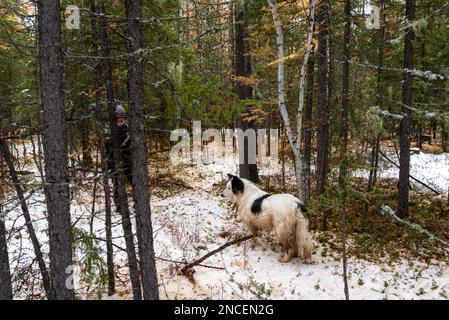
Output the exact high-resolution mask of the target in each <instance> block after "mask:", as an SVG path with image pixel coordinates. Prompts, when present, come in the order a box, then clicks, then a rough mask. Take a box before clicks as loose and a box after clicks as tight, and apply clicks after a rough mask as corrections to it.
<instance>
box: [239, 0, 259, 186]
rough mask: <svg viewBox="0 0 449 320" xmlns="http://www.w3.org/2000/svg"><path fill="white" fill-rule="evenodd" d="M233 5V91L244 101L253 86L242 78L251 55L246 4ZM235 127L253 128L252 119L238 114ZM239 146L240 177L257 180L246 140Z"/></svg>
mask: <svg viewBox="0 0 449 320" xmlns="http://www.w3.org/2000/svg"><path fill="white" fill-rule="evenodd" d="M235 6H236V8H235V27H234V29H235V30H234V37H235V39H234V42H235V44H234V49H235V52H234V55H235V58H234V59H235V65H234V66H235V70H234V74H235V77H236V80H235V93H236V95H237V97H238V99H239V100H243V101H245V100H249V99H252V98H253V88H252V87H251V85H249V84H247V83H245V81H244V80H243V79H242V78H248V77H250V76H251V56H250V55H249V41H248V33H247V31H248V25H247V22H246V19H247V17H246V13H247V6H248V4H247V3H244V4H236V5H235ZM249 112H251V106H250V105H248V104H246V105H245V110H244V113H245V114H248V113H249ZM237 127H238V128H240V129H242V131H243V132H244V131H245V130H247V129H255V125H254V121H248V120H247V119H245V118H244V117H243V116H240V118H239V119H238V120H237ZM239 148H244V161H243V163H240V164H239V172H240V177H241V178H245V179H249V180H251V181H253V182H258V180H259V175H258V172H257V165H256V164H249V163H248V158H249V156H248V152H249V146H248V140H247V139H245V140H244V145H243V146H239Z"/></svg>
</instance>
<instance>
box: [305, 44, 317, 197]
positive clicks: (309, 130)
mask: <svg viewBox="0 0 449 320" xmlns="http://www.w3.org/2000/svg"><path fill="white" fill-rule="evenodd" d="M314 77H315V57H314V54H313V52H311V55H310V58H309V62H308V64H307V88H306V105H305V109H304V124H305V128H304V168H303V179H304V181H305V183H304V195H305V197H304V201H305V204H306V203H307V201H308V199H309V198H310V190H311V172H310V166H311V161H312V137H313V87H314Z"/></svg>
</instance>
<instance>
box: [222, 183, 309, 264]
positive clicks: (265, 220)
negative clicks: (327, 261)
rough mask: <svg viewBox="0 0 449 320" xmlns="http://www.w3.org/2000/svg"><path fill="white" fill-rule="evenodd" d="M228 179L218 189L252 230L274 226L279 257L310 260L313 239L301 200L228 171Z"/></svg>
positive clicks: (254, 231) (268, 228) (286, 259)
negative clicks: (278, 245)
mask: <svg viewBox="0 0 449 320" xmlns="http://www.w3.org/2000/svg"><path fill="white" fill-rule="evenodd" d="M228 177H229V181H228V184H227V186H226V189H225V190H224V191H223V192H222V193H221V196H222V197H225V198H228V199H230V200H231V202H232V203H233V204H234V205H235V206H236V208H237V212H238V215H239V217H240V219H241V220H242V221H243V223H245V224H246V226H247V227H248V228H249V229H250V231H251V232H252V233H253V234H256V233H257V231H258V230H272V229H273V230H274V232H275V233H276V240H277V242H278V243H279V244H280V245H281V246H282V248H283V251H284V254H283V256H282V257H281V259H280V261H282V262H288V261H290V259H291V258H293V257H296V256H298V255H302V257H303V259H304V261H305V262H311V257H312V250H313V241H312V236H311V234H310V233H309V230H308V228H309V224H308V222H307V219H306V218H305V217H304V213H305V212H306V211H307V209H306V208H305V206H304V204H302V203H301V201H300V200H299V199H298V198H296V197H294V196H292V195H291V194H274V195H271V194H269V193H267V192H265V191H263V190H261V189H259V188H258V187H257V186H256V185H255V184H254V183H252V182H250V181H248V180H246V179H242V178H239V177H237V176H234V175H232V174H228Z"/></svg>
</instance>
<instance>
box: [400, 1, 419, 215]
mask: <svg viewBox="0 0 449 320" xmlns="http://www.w3.org/2000/svg"><path fill="white" fill-rule="evenodd" d="M405 7H406V8H405V16H406V18H407V24H411V23H412V22H413V21H414V19H415V0H406V4H405ZM413 39H414V31H413V27H411V26H409V27H407V28H406V29H405V37H404V69H408V70H410V69H412V68H413ZM412 100H413V96H412V75H411V74H410V73H409V72H405V73H404V78H403V85H402V114H403V118H402V120H401V124H400V128H399V130H400V159H399V185H398V187H399V188H398V189H399V190H398V208H397V215H398V216H399V218H406V217H408V216H409V202H408V200H409V184H410V178H409V175H410V126H411V124H410V121H411V120H410V118H411V109H410V108H409V107H411V106H412Z"/></svg>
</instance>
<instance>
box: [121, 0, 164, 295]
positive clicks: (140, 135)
mask: <svg viewBox="0 0 449 320" xmlns="http://www.w3.org/2000/svg"><path fill="white" fill-rule="evenodd" d="M126 16H127V18H128V98H129V114H130V131H131V156H132V157H131V158H132V175H133V179H132V181H133V198H134V203H135V209H136V226H137V239H138V244H139V258H140V271H141V276H142V288H143V298H144V299H145V300H157V299H159V291H158V285H157V271H156V262H155V258H154V246H153V227H152V224H151V207H150V187H149V181H148V150H147V146H146V142H145V135H144V132H143V128H144V110H143V109H144V91H143V72H142V62H141V60H140V57H139V51H140V50H141V49H142V32H141V27H140V22H139V19H140V18H141V16H142V0H128V1H127V2H126Z"/></svg>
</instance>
